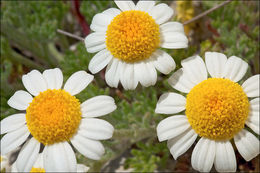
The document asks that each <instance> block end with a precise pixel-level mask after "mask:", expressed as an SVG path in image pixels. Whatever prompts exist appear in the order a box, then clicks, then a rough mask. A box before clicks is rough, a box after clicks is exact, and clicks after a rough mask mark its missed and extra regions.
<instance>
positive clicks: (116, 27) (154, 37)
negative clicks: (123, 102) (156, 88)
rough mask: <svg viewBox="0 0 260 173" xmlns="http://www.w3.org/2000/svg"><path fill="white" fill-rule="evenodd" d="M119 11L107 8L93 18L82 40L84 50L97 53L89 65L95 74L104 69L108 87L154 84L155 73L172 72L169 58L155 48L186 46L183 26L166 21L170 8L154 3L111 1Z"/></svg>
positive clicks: (173, 65) (134, 86)
mask: <svg viewBox="0 0 260 173" xmlns="http://www.w3.org/2000/svg"><path fill="white" fill-rule="evenodd" d="M115 3H116V5H117V6H118V8H119V9H120V10H119V9H116V8H109V9H107V10H105V11H103V12H102V13H98V14H96V15H95V16H94V18H93V20H92V23H91V25H90V28H91V29H92V30H93V31H94V33H91V34H89V35H88V36H87V37H86V38H85V45H86V48H87V51H88V52H90V53H95V52H98V53H97V54H96V55H95V56H94V57H93V58H92V59H91V61H90V63H89V70H90V71H91V72H92V73H93V74H95V73H98V72H99V71H100V70H102V69H103V68H105V66H107V68H106V73H105V80H106V82H107V84H108V85H109V86H110V87H117V86H118V83H119V81H121V83H122V85H123V87H124V89H127V90H128V89H129V90H133V89H135V88H136V87H137V85H138V82H140V84H141V85H143V86H145V87H148V86H151V85H154V84H155V83H156V81H157V72H156V69H157V70H158V71H160V72H161V73H163V74H169V73H170V72H171V71H172V70H174V69H175V62H174V60H173V59H172V57H171V56H170V55H169V54H168V53H166V52H165V51H162V50H160V49H159V48H160V47H162V48H167V49H179V48H186V47H187V46H188V39H187V37H186V36H185V34H184V29H183V25H182V24H181V23H178V22H167V21H168V20H169V19H171V17H172V15H173V9H172V8H170V7H169V6H168V5H166V4H164V3H161V4H158V5H155V1H138V3H137V4H136V5H135V4H134V2H132V1H115Z"/></svg>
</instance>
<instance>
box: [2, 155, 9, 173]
mask: <svg viewBox="0 0 260 173" xmlns="http://www.w3.org/2000/svg"><path fill="white" fill-rule="evenodd" d="M0 164H1V167H0V171H3V170H4V169H6V167H7V166H8V158H7V156H6V155H0ZM5 171H6V170H5Z"/></svg>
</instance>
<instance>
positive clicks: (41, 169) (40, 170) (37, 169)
mask: <svg viewBox="0 0 260 173" xmlns="http://www.w3.org/2000/svg"><path fill="white" fill-rule="evenodd" d="M30 172H45V170H44V169H43V168H34V167H32V169H31V171H30Z"/></svg>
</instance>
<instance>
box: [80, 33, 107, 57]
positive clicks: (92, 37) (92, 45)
mask: <svg viewBox="0 0 260 173" xmlns="http://www.w3.org/2000/svg"><path fill="white" fill-rule="evenodd" d="M105 41H106V33H105V32H94V33H91V34H89V35H88V36H87V37H86V38H85V40H84V43H85V46H86V48H87V51H88V52H90V53H95V52H98V51H100V50H103V49H105V48H106V43H105Z"/></svg>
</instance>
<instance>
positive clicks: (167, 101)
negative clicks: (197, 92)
mask: <svg viewBox="0 0 260 173" xmlns="http://www.w3.org/2000/svg"><path fill="white" fill-rule="evenodd" d="M185 105H186V98H185V97H184V96H182V95H180V94H176V93H165V94H163V95H161V96H160V98H159V101H158V103H157V105H156V108H155V112H156V113H161V114H175V113H178V112H181V111H183V110H184V109H185Z"/></svg>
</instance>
